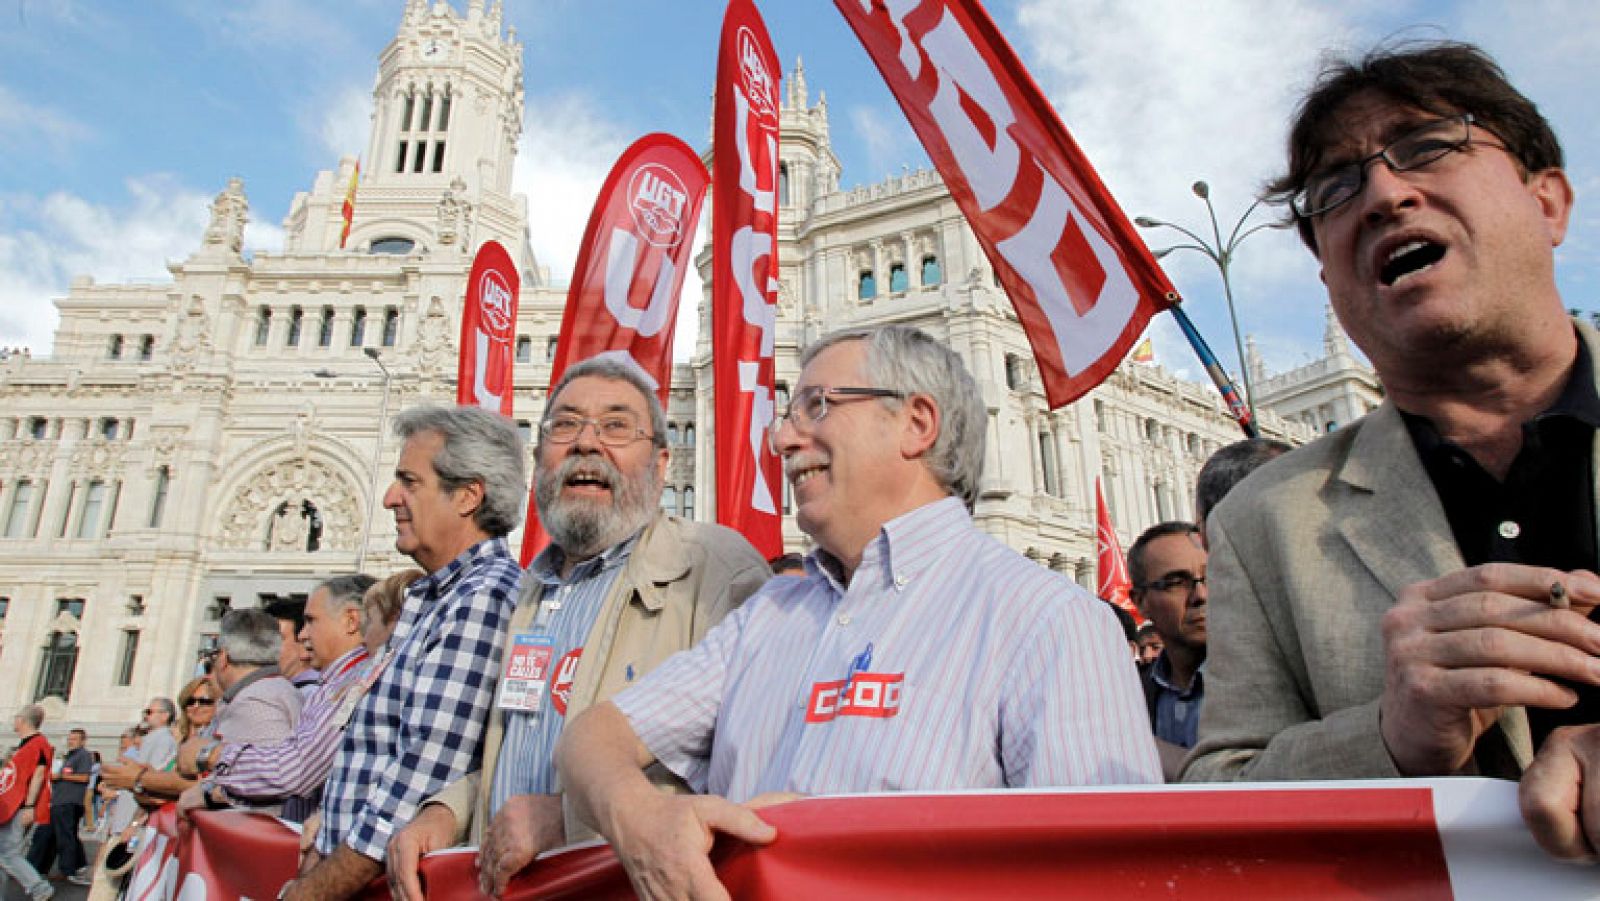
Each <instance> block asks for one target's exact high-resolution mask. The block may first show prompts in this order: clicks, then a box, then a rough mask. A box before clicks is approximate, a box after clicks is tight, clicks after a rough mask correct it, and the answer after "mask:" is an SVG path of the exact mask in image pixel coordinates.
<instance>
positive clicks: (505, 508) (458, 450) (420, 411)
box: [394, 405, 528, 537]
mask: <svg viewBox="0 0 1600 901" xmlns="http://www.w3.org/2000/svg"><path fill="white" fill-rule="evenodd" d="M394 432H395V434H396V435H398V436H400V439H401V440H402V441H404V440H409V439H410V438H411V437H412V436H413V435H417V434H419V433H422V432H437V433H438V434H439V436H440V437H442V438H443V439H444V446H443V447H441V448H440V449H439V452H438V453H437V454H435V455H434V457H433V471H434V472H435V473H437V474H438V476H439V484H440V486H441V487H443V488H444V489H445V490H446V491H455V490H456V489H458V488H464V487H466V486H467V485H470V484H472V483H473V482H478V483H480V484H482V485H483V503H482V504H479V505H478V510H477V512H476V513H475V514H474V515H473V520H474V521H475V522H476V523H477V524H478V528H480V529H482V530H483V531H484V532H485V533H487V534H489V535H493V536H496V537H498V536H501V535H505V534H506V533H508V532H510V531H511V530H512V529H515V528H516V527H517V526H518V525H520V524H521V522H522V510H523V505H524V504H525V503H527V498H528V477H527V472H526V470H525V468H524V464H523V455H524V453H525V451H524V450H523V447H522V438H521V437H520V436H519V435H518V434H517V427H516V426H515V425H512V423H511V420H509V419H507V418H505V417H504V416H501V415H500V414H499V413H493V412H490V411H488V410H484V409H480V408H478V407H440V406H431V405H430V406H423V407H412V408H411V409H409V410H407V411H405V412H404V413H401V414H400V415H399V416H398V417H396V418H395V422H394Z"/></svg>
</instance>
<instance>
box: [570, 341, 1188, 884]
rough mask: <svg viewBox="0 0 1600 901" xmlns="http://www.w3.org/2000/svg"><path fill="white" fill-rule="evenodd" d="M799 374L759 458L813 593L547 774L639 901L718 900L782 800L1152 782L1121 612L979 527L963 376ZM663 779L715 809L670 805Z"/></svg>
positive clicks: (979, 458)
mask: <svg viewBox="0 0 1600 901" xmlns="http://www.w3.org/2000/svg"><path fill="white" fill-rule="evenodd" d="M801 366H802V368H801V372H800V378H799V381H798V383H797V384H796V385H795V390H794V393H793V395H792V396H791V400H790V405H789V409H788V410H787V411H784V413H783V414H782V415H781V416H779V417H777V418H775V419H774V420H773V422H772V428H771V430H770V431H769V433H768V436H769V437H768V440H769V444H770V447H771V449H772V450H773V451H774V452H775V453H776V454H778V455H779V456H781V457H782V458H783V462H784V470H785V473H786V475H787V476H788V478H789V481H790V484H791V485H792V486H793V488H794V500H795V509H796V517H797V520H798V522H799V525H800V528H801V529H803V530H805V532H806V533H807V534H809V535H810V536H811V537H812V538H813V539H814V540H815V542H816V546H817V549H816V550H815V551H813V552H812V554H811V556H810V558H809V559H807V561H806V575H805V577H803V578H792V577H791V578H783V579H773V580H771V581H769V582H768V583H767V584H766V586H764V587H763V588H762V590H761V591H759V592H757V593H756V595H755V596H754V597H752V598H751V599H750V601H748V602H747V603H745V604H744V605H743V606H741V607H740V608H739V609H738V610H736V611H734V612H733V613H732V614H730V615H729V616H728V618H727V619H725V620H723V622H722V623H721V624H720V625H718V626H717V627H716V628H714V629H712V630H711V631H710V632H709V633H707V635H706V637H705V638H704V639H703V640H701V641H700V643H699V644H697V645H695V646H694V647H693V648H692V649H690V650H688V651H685V652H683V653H681V654H678V655H676V656H674V657H672V658H671V659H670V660H668V661H667V662H666V663H663V664H662V665H661V667H660V668H659V669H657V670H656V671H655V672H653V673H651V674H650V675H648V676H646V677H645V678H643V679H641V680H639V681H638V682H637V683H635V684H634V685H632V686H629V687H628V688H627V689H625V690H624V691H622V692H619V693H618V694H617V695H616V696H615V697H614V698H612V699H611V700H610V701H607V702H605V703H602V704H598V705H596V706H594V707H591V708H589V710H588V711H586V712H585V713H584V714H583V716H581V717H579V718H578V719H577V720H576V721H574V722H573V723H572V725H571V726H569V727H568V728H567V730H566V733H565V734H564V735H563V737H562V739H561V745H560V747H559V748H558V750H557V761H558V766H559V768H560V772H561V778H562V782H563V784H564V785H565V787H566V790H567V798H568V799H569V800H570V802H571V803H572V805H573V808H574V809H575V810H576V811H577V813H578V815H579V816H581V817H583V818H584V819H585V820H586V821H587V822H590V823H593V824H594V825H595V826H596V827H597V828H598V829H599V830H600V831H601V832H602V833H603V834H605V836H606V838H608V839H609V840H610V841H611V845H612V847H613V848H614V849H615V851H616V853H617V856H618V858H619V859H620V860H621V861H622V863H623V865H624V866H625V867H626V868H627V870H628V874H629V876H630V878H631V879H633V882H634V888H635V889H636V890H637V891H638V893H639V894H640V896H641V897H680V896H687V897H717V896H718V892H719V890H720V889H721V887H720V886H719V885H718V884H717V882H716V877H715V874H714V872H713V870H712V868H711V864H710V862H709V860H708V859H707V858H706V852H707V851H708V849H709V848H710V845H711V842H710V841H709V838H710V836H711V835H712V834H713V833H714V832H724V833H729V834H731V835H733V836H735V837H738V838H740V839H743V840H745V841H748V842H751V843H755V844H765V843H767V842H770V841H772V839H773V837H774V833H773V830H772V827H771V826H770V825H768V824H767V823H765V822H763V821H762V820H761V819H760V818H758V817H757V816H756V815H755V814H754V813H752V812H751V811H750V810H749V809H748V808H746V807H744V806H741V805H742V804H743V803H744V802H747V801H750V800H751V799H753V798H755V797H757V796H760V795H763V794H767V793H771V792H778V793H782V792H803V793H820V792H870V791H891V790H893V791H937V790H945V789H956V788H999V787H1003V786H1009V787H1018V788H1020V787H1027V786H1048V785H1083V784H1103V783H1130V782H1154V781H1156V780H1157V779H1159V778H1160V766H1159V763H1158V761H1157V759H1156V754H1155V749H1154V747H1153V746H1152V744H1151V741H1150V730H1149V727H1148V725H1147V724H1146V722H1145V718H1144V711H1143V710H1142V709H1141V708H1140V705H1139V696H1138V683H1137V678H1136V676H1135V674H1134V670H1133V664H1132V661H1131V660H1130V659H1129V657H1128V646H1127V644H1126V642H1124V641H1123V638H1122V632H1121V630H1120V629H1118V628H1117V626H1116V622H1115V619H1114V617H1113V616H1112V615H1111V613H1110V611H1108V610H1105V609H1103V605H1102V604H1101V603H1100V602H1099V601H1098V600H1096V599H1095V598H1094V597H1093V596H1092V595H1090V594H1089V593H1088V592H1085V591H1084V590H1083V589H1082V588H1081V587H1079V586H1078V585H1076V584H1074V583H1073V582H1071V581H1069V580H1068V579H1066V578H1064V577H1062V576H1061V575H1060V574H1058V573H1054V572H1051V571H1050V570H1048V569H1046V568H1044V567H1041V566H1038V565H1036V564H1034V563H1032V562H1030V561H1029V560H1028V559H1027V558H1025V557H1023V556H1022V555H1021V554H1018V553H1017V552H1016V551H1014V550H1011V549H1010V548H1007V547H1005V546H1004V545H1002V544H1001V543H1000V542H998V541H996V540H994V539H993V538H992V537H989V536H988V535H986V534H984V533H983V532H982V531H981V530H979V529H978V528H977V527H976V526H975V525H974V524H973V522H972V516H971V510H972V506H973V504H974V503H975V502H976V500H977V496H978V482H979V475H980V473H981V471H982V467H983V451H984V432H985V423H986V422H987V420H988V413H987V411H986V410H985V408H984V405H983V400H982V395H981V394H980V393H979V391H978V387H977V384H976V383H975V382H974V381H973V379H972V376H971V375H970V374H969V373H968V372H967V369H966V366H965V365H964V364H963V363H962V361H961V358H960V357H958V356H957V355H956V354H955V353H954V352H953V351H951V350H950V349H949V348H948V347H946V346H944V345H943V344H940V343H939V342H937V341H936V340H934V339H933V338H932V337H931V336H930V335H928V334H927V333H925V332H922V331H920V330H918V329H914V328H910V327H907V326H903V325H891V326H885V327H882V328H877V329H858V330H847V331H842V332H836V333H833V334H832V335H829V336H827V337H824V338H823V339H821V340H820V341H819V342H817V343H816V344H815V345H813V346H811V347H810V348H808V349H807V350H806V352H805V354H804V355H803V356H802V358H801ZM902 689H904V691H902ZM658 764H659V765H661V766H665V767H666V768H668V769H670V770H672V771H673V772H675V773H677V774H678V775H679V776H680V777H682V778H683V779H684V780H685V781H686V782H688V783H689V784H690V785H692V786H693V787H694V789H695V790H696V791H697V792H700V793H701V794H698V795H695V796H693V797H685V796H681V795H666V794H663V793H661V792H660V791H658V790H657V789H656V788H655V787H654V786H652V785H651V783H650V780H649V779H647V778H646V776H645V771H646V769H647V768H649V767H651V766H654V765H658ZM662 862H664V863H662ZM658 863H659V864H661V865H657V864H658Z"/></svg>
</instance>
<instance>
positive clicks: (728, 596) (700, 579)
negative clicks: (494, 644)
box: [389, 358, 767, 898]
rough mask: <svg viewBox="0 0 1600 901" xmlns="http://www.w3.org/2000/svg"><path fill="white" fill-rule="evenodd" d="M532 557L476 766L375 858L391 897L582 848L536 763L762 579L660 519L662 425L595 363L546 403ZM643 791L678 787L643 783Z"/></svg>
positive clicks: (654, 411) (499, 879)
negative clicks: (456, 856) (460, 872)
mask: <svg viewBox="0 0 1600 901" xmlns="http://www.w3.org/2000/svg"><path fill="white" fill-rule="evenodd" d="M535 457H536V459H535V465H534V484H535V492H536V500H537V501H538V507H539V519H540V521H541V522H542V523H543V524H544V527H545V530H546V531H547V532H548V533H549V534H550V538H551V544H550V546H549V547H547V548H545V549H544V551H543V552H542V553H540V554H539V556H538V557H536V558H534V561H533V564H532V566H531V567H530V568H529V570H528V572H527V575H526V577H525V578H524V580H523V588H522V597H521V600H520V602H519V604H518V606H517V611H516V614H515V615H514V616H513V618H512V621H511V628H510V635H509V636H508V640H507V646H508V647H509V649H510V650H509V651H508V653H507V654H506V663H505V666H504V668H503V670H502V672H501V679H500V686H499V690H498V692H497V694H496V699H495V700H496V703H495V710H494V711H493V713H491V714H490V718H489V727H488V737H487V739H486V740H485V745H484V752H483V765H482V768H481V769H480V770H479V771H478V772H475V773H472V774H470V775H468V776H467V777H466V778H464V779H461V780H459V781H458V782H456V783H454V784H453V785H451V786H450V787H448V788H447V789H445V790H444V791H443V792H441V793H440V794H438V795H436V796H435V797H434V798H433V799H432V800H430V801H429V802H428V804H427V805H426V806H424V807H423V809H422V811H421V812H420V813H419V814H418V815H417V817H416V819H415V820H413V821H412V823H411V824H410V825H409V826H407V827H406V828H405V829H404V830H402V831H400V832H399V833H397V834H396V836H395V838H394V839H393V841H392V842H391V844H390V848H389V861H390V864H389V880H390V884H391V887H392V890H393V891H394V893H395V895H396V896H397V897H403V898H418V897H421V886H420V883H419V881H418V879H417V862H418V859H419V858H420V856H421V855H423V854H426V853H428V852H430V851H434V850H437V849H440V848H444V847H448V846H450V845H452V844H461V843H466V842H471V843H475V844H478V845H479V847H480V850H479V855H478V861H479V880H480V883H481V886H482V888H483V890H484V891H485V892H487V893H489V894H495V895H498V894H499V893H500V892H502V891H503V890H504V888H505V885H506V881H507V880H508V879H509V878H510V877H511V876H513V875H515V874H516V872H517V871H518V870H520V869H522V867H523V866H525V865H526V864H528V863H529V862H531V861H532V860H533V858H534V857H535V856H536V855H537V854H539V853H540V852H541V851H544V850H545V849H548V848H552V847H555V846H558V845H561V844H564V843H566V842H567V841H568V840H569V839H576V838H579V837H585V836H586V833H583V832H582V831H581V827H579V825H578V824H577V823H575V822H574V823H567V822H566V821H565V818H564V817H563V814H562V803H561V795H560V790H561V788H560V785H559V784H558V782H557V780H556V773H555V767H554V764H553V758H552V753H553V751H554V748H555V744H556V739H557V738H559V737H560V734H561V729H562V726H563V725H564V723H565V722H566V720H567V719H568V718H570V717H571V716H574V715H576V714H577V713H579V712H581V711H583V710H584V709H586V708H588V707H589V706H591V705H592V704H594V703H596V702H598V701H603V700H605V699H606V698H609V697H610V696H611V695H612V694H614V693H616V692H617V691H619V690H621V689H622V688H625V687H626V686H628V685H629V684H631V683H633V682H634V681H635V680H637V679H638V678H639V677H640V676H643V675H644V674H645V673H646V672H649V671H650V670H651V669H653V668H654V667H655V666H656V664H658V663H660V662H661V661H663V660H665V659H666V658H667V657H669V656H671V655H672V654H674V653H676V652H677V651H680V650H682V649H684V648H686V647H689V646H690V645H691V644H693V643H694V642H696V641H698V640H699V639H700V637H701V636H702V635H704V634H705V632H706V631H707V630H708V629H710V628H711V626H713V625H715V624H716V623H717V622H718V621H720V620H721V619H722V618H723V616H725V615H726V614H727V613H728V612H729V611H730V610H732V609H733V608H734V607H736V606H737V605H738V604H740V603H742V602H743V601H744V599H745V598H746V597H748V596H749V595H750V594H752V593H753V592H754V591H755V590H756V589H757V588H758V587H760V585H761V584H762V582H764V581H765V580H766V577H767V565H766V563H765V561H763V560H762V558H761V556H760V555H759V554H758V553H757V552H756V550H755V548H753V547H751V546H750V544H749V542H747V541H745V540H744V538H743V537H741V536H740V535H739V534H738V533H736V532H734V531H732V530H730V529H727V528H724V527H722V526H717V525H708V524H701V523H693V522H688V521H685V520H681V519H678V518H677V517H674V516H668V515H665V514H663V513H661V512H660V509H659V507H660V502H661V489H662V485H663V483H664V480H665V477H666V471H667V459H668V455H667V449H666V427H665V421H664V417H663V414H662V410H661V404H660V401H659V400H658V399H657V397H656V394H655V391H654V389H653V387H652V386H651V385H650V384H649V382H648V381H647V380H646V379H645V377H644V375H643V373H641V372H640V371H639V370H638V369H637V368H636V367H635V366H633V365H631V364H630V363H628V362H625V361H619V360H615V359H610V358H595V359H590V360H586V361H584V362H582V363H579V364H577V365H576V366H573V367H571V368H569V369H568V370H567V371H566V373H565V374H564V375H563V376H562V378H561V381H560V382H559V383H558V384H557V385H556V387H555V389H554V390H553V391H551V393H550V400H549V402H548V404H547V405H546V407H545V416H544V420H543V422H541V423H540V424H539V444H538V447H537V450H536V455H535ZM651 775H652V777H653V778H654V779H655V781H656V782H657V784H659V785H661V786H664V787H668V788H671V789H675V790H685V786H684V785H683V783H682V782H681V781H679V780H678V779H677V778H676V777H675V776H673V775H672V774H671V773H669V772H668V771H666V770H665V769H659V768H658V770H657V771H656V772H654V773H652V774H651Z"/></svg>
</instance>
